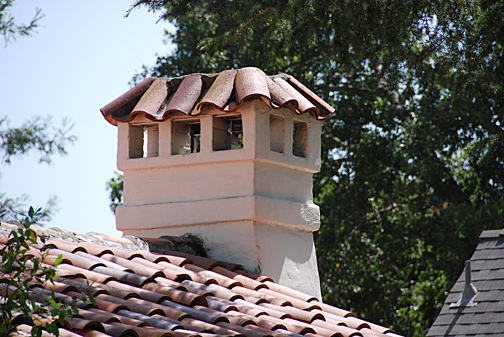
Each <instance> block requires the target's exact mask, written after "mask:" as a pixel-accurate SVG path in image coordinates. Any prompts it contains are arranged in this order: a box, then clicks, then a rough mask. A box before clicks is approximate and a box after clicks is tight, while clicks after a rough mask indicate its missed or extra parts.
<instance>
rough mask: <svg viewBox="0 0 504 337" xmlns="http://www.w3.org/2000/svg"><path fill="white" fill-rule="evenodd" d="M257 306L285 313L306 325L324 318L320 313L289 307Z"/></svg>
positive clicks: (268, 304)
mask: <svg viewBox="0 0 504 337" xmlns="http://www.w3.org/2000/svg"><path fill="white" fill-rule="evenodd" d="M259 306H261V307H265V308H269V309H273V310H276V311H279V312H284V313H287V314H289V315H290V316H291V317H292V318H295V319H297V320H300V321H303V322H306V323H310V322H312V321H313V320H315V319H322V320H323V319H324V316H323V315H322V314H321V313H320V312H315V311H305V310H301V309H298V308H294V307H291V306H284V307H282V306H278V305H274V304H271V303H261V304H259Z"/></svg>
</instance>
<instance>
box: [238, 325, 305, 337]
mask: <svg viewBox="0 0 504 337" xmlns="http://www.w3.org/2000/svg"><path fill="white" fill-rule="evenodd" d="M246 328H247V330H252V331H255V332H258V333H261V334H262V335H263V336H272V337H286V336H291V334H292V337H301V335H299V336H298V335H297V334H295V333H293V332H289V334H283V333H276V332H274V331H271V330H270V329H266V328H263V327H260V326H257V325H247V326H246Z"/></svg>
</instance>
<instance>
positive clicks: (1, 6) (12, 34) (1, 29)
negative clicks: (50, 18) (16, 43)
mask: <svg viewBox="0 0 504 337" xmlns="http://www.w3.org/2000/svg"><path fill="white" fill-rule="evenodd" d="M14 2H15V0H0V34H1V35H3V38H4V42H5V45H6V46H7V44H8V43H9V42H10V41H12V40H16V39H17V38H18V37H21V36H29V35H31V34H32V33H33V31H34V29H35V28H37V26H38V21H39V20H40V19H41V18H43V17H44V15H43V14H42V10H40V9H38V8H37V9H36V10H35V15H34V16H33V18H32V19H31V20H30V22H29V23H28V24H22V23H21V24H20V23H18V22H16V20H15V18H14V16H12V14H11V12H10V10H11V7H12V6H13V5H14Z"/></svg>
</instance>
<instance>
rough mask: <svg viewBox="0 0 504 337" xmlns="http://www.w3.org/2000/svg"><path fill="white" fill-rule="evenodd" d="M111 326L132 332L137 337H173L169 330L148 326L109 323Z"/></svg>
mask: <svg viewBox="0 0 504 337" xmlns="http://www.w3.org/2000/svg"><path fill="white" fill-rule="evenodd" d="M111 325H115V326H118V327H122V328H125V329H131V330H134V331H135V332H136V333H137V334H138V336H141V337H173V332H172V331H170V330H163V329H157V328H153V327H150V326H146V327H137V326H135V327H132V326H130V325H127V324H123V323H115V322H114V323H111Z"/></svg>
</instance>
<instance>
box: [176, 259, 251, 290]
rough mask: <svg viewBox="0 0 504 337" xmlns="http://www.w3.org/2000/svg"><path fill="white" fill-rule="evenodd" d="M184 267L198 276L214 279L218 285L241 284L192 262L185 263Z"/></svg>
mask: <svg viewBox="0 0 504 337" xmlns="http://www.w3.org/2000/svg"><path fill="white" fill-rule="evenodd" d="M184 268H185V269H188V270H190V271H192V272H194V273H196V274H198V275H200V276H204V277H206V278H208V279H211V280H215V281H216V283H217V284H218V285H220V286H223V287H226V288H232V287H235V286H242V284H241V283H240V282H238V281H235V280H233V279H230V278H229V277H226V276H224V275H221V274H218V273H215V272H213V271H210V270H207V269H203V268H201V267H198V266H195V265H193V264H186V265H184ZM205 283H206V282H205Z"/></svg>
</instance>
